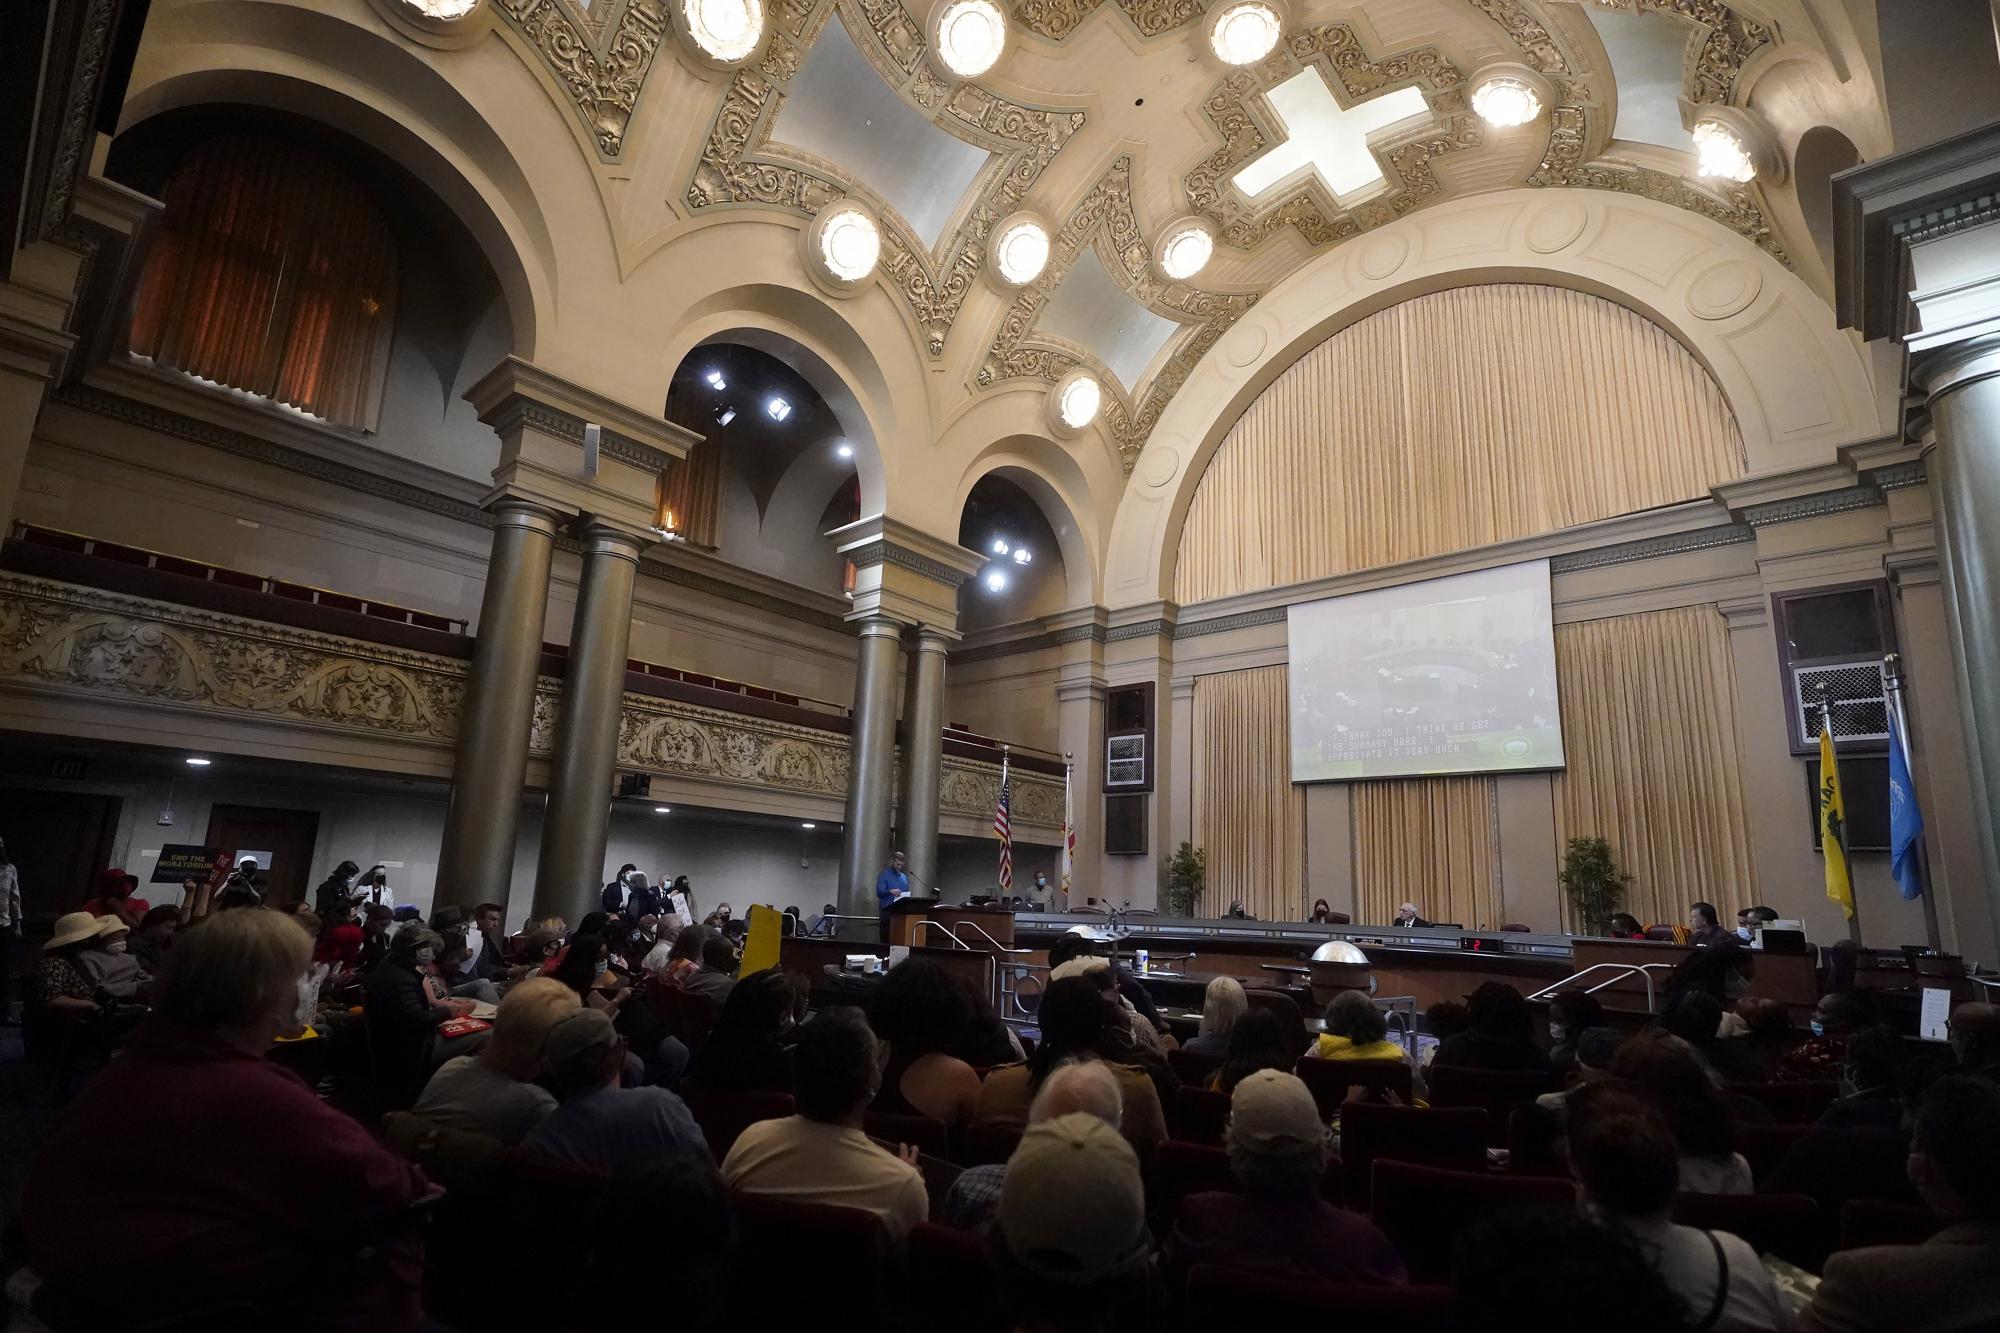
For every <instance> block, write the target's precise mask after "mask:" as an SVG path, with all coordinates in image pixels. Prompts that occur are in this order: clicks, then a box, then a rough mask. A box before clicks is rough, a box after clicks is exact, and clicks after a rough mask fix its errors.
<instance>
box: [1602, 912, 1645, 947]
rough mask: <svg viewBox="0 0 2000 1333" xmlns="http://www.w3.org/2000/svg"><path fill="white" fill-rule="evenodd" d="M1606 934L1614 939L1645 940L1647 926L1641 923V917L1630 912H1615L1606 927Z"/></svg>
mask: <svg viewBox="0 0 2000 1333" xmlns="http://www.w3.org/2000/svg"><path fill="white" fill-rule="evenodd" d="M1604 933H1605V935H1606V936H1608V937H1609V938H1611V939H1614V940H1643V939H1645V938H1646V928H1645V927H1644V926H1642V925H1640V924H1639V918H1638V917H1636V916H1633V915H1632V914H1631V913H1630V912H1613V913H1612V914H1611V921H1610V924H1609V925H1608V926H1606V927H1605V931H1604Z"/></svg>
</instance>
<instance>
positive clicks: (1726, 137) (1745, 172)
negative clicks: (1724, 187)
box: [1694, 120, 1757, 185]
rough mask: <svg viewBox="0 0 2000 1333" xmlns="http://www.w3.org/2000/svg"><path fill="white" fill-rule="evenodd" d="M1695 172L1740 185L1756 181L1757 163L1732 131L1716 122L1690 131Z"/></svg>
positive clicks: (1710, 122) (1709, 121) (1699, 124)
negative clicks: (1692, 131)
mask: <svg viewBox="0 0 2000 1333" xmlns="http://www.w3.org/2000/svg"><path fill="white" fill-rule="evenodd" d="M1694 151H1695V171H1696V172H1697V173H1698V174H1700V175H1703V176H1709V177H1712V178H1715V179H1718V180H1726V181H1735V182H1736V183H1737V184H1739V185H1741V184H1744V183H1746V182H1748V181H1752V180H1755V179H1756V178H1757V163H1756V162H1755V161H1754V160H1753V159H1752V158H1751V156H1750V149H1749V148H1748V147H1747V146H1746V145H1745V144H1744V142H1743V140H1742V139H1740V138H1738V137H1737V134H1736V131H1735V130H1732V129H1730V128H1729V127H1728V126H1727V125H1724V124H1723V123H1721V122H1720V121H1715V120H1704V121H1699V122H1697V123H1696V124H1695V127H1694Z"/></svg>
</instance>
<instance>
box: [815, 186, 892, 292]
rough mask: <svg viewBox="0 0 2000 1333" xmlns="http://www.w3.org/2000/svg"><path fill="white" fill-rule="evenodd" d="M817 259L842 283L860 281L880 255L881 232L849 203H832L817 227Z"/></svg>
mask: <svg viewBox="0 0 2000 1333" xmlns="http://www.w3.org/2000/svg"><path fill="white" fill-rule="evenodd" d="M819 256H820V259H821V260H822V261H823V262H824V263H825V264H826V268H827V272H829V273H831V274H833V276H834V277H836V278H838V279H839V280H840V281H842V282H860V281H861V280H862V279H863V278H865V277H867V276H868V275H869V274H870V273H873V272H874V271H875V261H876V260H877V259H880V258H881V256H882V233H881V231H880V230H879V229H878V228H877V227H876V225H875V219H874V218H872V217H869V216H868V214H867V213H865V212H864V211H862V210H861V209H859V208H856V207H855V206H854V205H852V204H836V205H834V210H833V212H832V213H830V214H828V215H827V218H826V223H825V225H824V226H822V227H821V228H820V233H819Z"/></svg>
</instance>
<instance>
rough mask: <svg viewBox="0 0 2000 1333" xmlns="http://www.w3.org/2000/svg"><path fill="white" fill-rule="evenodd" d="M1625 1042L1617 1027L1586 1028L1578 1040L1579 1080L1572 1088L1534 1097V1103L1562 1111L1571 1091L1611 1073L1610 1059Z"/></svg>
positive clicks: (1547, 1108) (1614, 1056) (1551, 1109)
mask: <svg viewBox="0 0 2000 1333" xmlns="http://www.w3.org/2000/svg"><path fill="white" fill-rule="evenodd" d="M1624 1044H1625V1038H1624V1037H1623V1035H1621V1034H1620V1033H1619V1031H1618V1029H1616V1028H1611V1027H1598V1028H1585V1029H1584V1033H1583V1036H1582V1037H1581V1038H1579V1039H1578V1040H1577V1043H1576V1069H1575V1071H1574V1073H1575V1080H1576V1081H1575V1082H1574V1084H1572V1085H1571V1086H1570V1087H1564V1088H1558V1089H1556V1090H1555V1091H1554V1092H1545V1093H1543V1094H1541V1095H1540V1096H1539V1097H1537V1098H1535V1105H1536V1106H1538V1107H1540V1108H1541V1109H1542V1110H1544V1111H1553V1112H1558V1113H1560V1112H1561V1110H1562V1107H1563V1103H1564V1102H1566V1101H1568V1100H1569V1094H1570V1093H1571V1092H1572V1091H1574V1090H1575V1089H1576V1088H1580V1087H1582V1086H1583V1085H1584V1084H1586V1083H1593V1082H1595V1081H1597V1080H1598V1079H1601V1078H1604V1077H1606V1076H1608V1075H1609V1074H1610V1072H1611V1062H1612V1060H1614V1059H1616V1058H1617V1055H1618V1048H1619V1047H1620V1046H1623V1045H1624Z"/></svg>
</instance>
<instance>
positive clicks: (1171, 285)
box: [976, 157, 1257, 473]
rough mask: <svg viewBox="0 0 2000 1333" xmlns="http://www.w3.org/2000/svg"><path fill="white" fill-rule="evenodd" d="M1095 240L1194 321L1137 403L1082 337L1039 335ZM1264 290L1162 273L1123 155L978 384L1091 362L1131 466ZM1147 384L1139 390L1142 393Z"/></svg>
mask: <svg viewBox="0 0 2000 1333" xmlns="http://www.w3.org/2000/svg"><path fill="white" fill-rule="evenodd" d="M1090 245H1095V246H1096V248H1097V255H1098V258H1099V259H1100V260H1101V261H1102V262H1103V264H1104V268H1105V271H1106V272H1107V273H1109V274H1111V275H1112V278H1113V280H1114V281H1116V282H1118V283H1120V285H1122V286H1123V287H1124V288H1125V290H1126V292H1127V293H1128V294H1129V295H1130V296H1131V297H1132V299H1133V300H1134V301H1137V302H1138V303H1139V304H1140V305H1142V306H1145V307H1147V308H1148V309H1151V310H1154V311H1156V312H1158V313H1160V314H1163V315H1166V316H1167V317H1169V318H1171V319H1174V320H1177V321H1179V322H1180V323H1182V324H1184V325H1187V326H1188V327H1186V328H1184V329H1183V330H1182V331H1181V332H1179V333H1177V334H1175V335H1174V337H1175V338H1176V339H1177V340H1178V345H1177V346H1175V347H1174V349H1173V351H1172V352H1171V353H1170V354H1169V355H1168V357H1167V359H1166V361H1165V362H1164V363H1163V364H1162V365H1161V367H1160V370H1159V372H1158V373H1157V374H1155V375H1154V376H1153V378H1152V380H1151V381H1150V382H1149V383H1148V384H1147V386H1146V393H1145V396H1144V398H1143V399H1141V400H1140V401H1139V403H1138V405H1137V407H1136V408H1134V407H1133V406H1132V400H1131V398H1130V397H1128V396H1127V395H1126V394H1125V392H1124V388H1123V386H1122V385H1121V384H1120V383H1119V380H1118V377H1117V376H1116V375H1113V374H1112V373H1111V372H1110V370H1109V369H1108V368H1107V367H1105V366H1104V365H1102V364H1101V363H1099V362H1098V361H1097V360H1096V359H1095V358H1094V357H1090V355H1089V352H1088V349H1085V348H1081V347H1078V346H1076V345H1075V344H1074V343H1070V342H1067V341H1065V340H1063V339H1059V338H1055V337H1052V336H1050V335H1048V334H1040V335H1037V333H1036V331H1035V322H1036V320H1037V318H1038V317H1039V316H1040V314H1041V312H1042V307H1044V306H1045V305H1047V304H1048V302H1049V300H1050V298H1051V297H1053V296H1054V295H1055V292H1056V289H1057V288H1059V287H1061V286H1062V284H1063V280H1064V279H1065V278H1067V277H1068V276H1069V274H1070V271H1071V270H1072V269H1074V268H1075V267H1076V262H1077V260H1078V259H1079V258H1080V257H1081V256H1082V255H1083V253H1084V248H1085V247H1086V246H1090ZM1256 301H1257V297H1256V294H1255V293H1247V292H1238V293H1225V292H1213V291H1207V290H1205V289H1203V288H1200V287H1196V286H1193V285H1191V284H1189V283H1185V282H1174V281H1170V280H1169V279H1166V278H1164V277H1161V276H1160V275H1159V274H1158V273H1157V272H1156V271H1155V269H1154V266H1153V263H1152V246H1151V244H1150V243H1149V242H1148V241H1147V239H1146V236H1145V233H1144V231H1142V230H1141V228H1140V226H1139V219H1138V215H1137V214H1136V213H1134V212H1133V209H1132V159H1131V158H1130V157H1120V158H1118V159H1117V160H1116V161H1115V162H1113V163H1112V164H1111V169H1110V170H1109V171H1107V172H1105V174H1104V176H1103V178H1102V179H1100V180H1099V181H1098V182H1097V184H1095V185H1093V186H1092V187H1091V188H1090V191H1089V193H1087V194H1086V195H1084V197H1083V200H1082V201H1081V202H1080V203H1079V204H1078V205H1077V206H1076V208H1075V209H1074V210H1072V211H1071V213H1070V215H1069V217H1068V218H1067V219H1066V220H1065V221H1064V222H1063V225H1062V228H1061V230H1060V231H1059V232H1058V233H1057V234H1056V237H1055V242H1054V244H1053V245H1052V246H1051V247H1050V253H1049V262H1048V264H1047V265H1046V266H1045V267H1044V268H1043V269H1042V272H1041V274H1040V275H1039V276H1037V277H1036V278H1035V280H1034V281H1033V282H1030V283H1029V284H1027V286H1025V287H1023V288H1022V289H1021V290H1020V292H1019V293H1018V294H1016V296H1015V297H1014V300H1013V303H1012V304H1011V305H1010V306H1008V308H1007V313H1006V314H1005V315H1004V316H1003V317H1002V318H1001V321H1000V330H999V332H998V333H996V334H995V335H994V338H993V343H992V346H990V347H989V348H988V349H987V352H986V363H985V364H984V365H982V366H981V367H980V368H979V374H978V376H977V381H976V382H977V383H978V385H979V387H981V388H986V387H989V386H991V385H993V384H995V383H998V382H999V381H1001V380H1008V379H1038V380H1042V381H1044V382H1046V383H1049V384H1054V383H1056V382H1057V381H1058V380H1060V379H1062V377H1063V376H1065V375H1067V374H1069V373H1070V371H1072V370H1074V369H1076V367H1077V366H1079V365H1081V364H1083V363H1084V361H1085V360H1086V358H1088V359H1089V361H1090V364H1091V365H1092V367H1093V368H1094V370H1095V372H1096V374H1097V376H1098V379H1099V380H1100V382H1101V383H1102V384H1103V386H1104V388H1105V390H1106V393H1105V396H1104V406H1103V413H1104V421H1105V424H1106V426H1107V427H1108V431H1109V434H1110V436H1111V441H1112V447H1113V448H1115V449H1116V450H1117V451H1118V458H1119V462H1120V463H1121V464H1122V465H1123V467H1124V469H1125V471H1126V472H1128V473H1129V472H1130V471H1131V470H1132V465H1133V464H1134V463H1135V462H1137V461H1138V458H1139V450H1140V449H1141V448H1143V447H1144V446H1145V443H1146V436H1147V435H1149V434H1150V433H1151V432H1152V429H1153V425H1154V423H1156V422H1157V421H1158V420H1159V419H1160V413H1161V412H1163V411H1165V410H1166V406H1167V404H1168V403H1169V402H1171V401H1172V400H1173V396H1174V395H1175V394H1176V393H1178V392H1179V391H1180V387H1181V385H1183V384H1185V383H1186V382H1187V377H1188V375H1189V373H1190V372H1192V371H1193V369H1194V367H1195V363H1196V362H1197V361H1199V360H1201V358H1202V357H1203V356H1204V355H1205V354H1206V353H1207V352H1208V349H1209V348H1211V347H1213V346H1214V345H1215V341H1216V339H1218V338H1220V337H1221V336H1222V335H1223V334H1224V333H1225V332H1226V331H1227V330H1228V329H1229V326H1230V325H1232V324H1234V323H1235V322H1236V321H1237V320H1239V319H1241V318H1242V317H1243V314H1244V312H1245V311H1247V310H1249V309H1250V307H1251V306H1252V305H1254V304H1256ZM1137 388H1138V386H1136V385H1135V386H1133V389H1134V392H1135V393H1136V390H1137Z"/></svg>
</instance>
